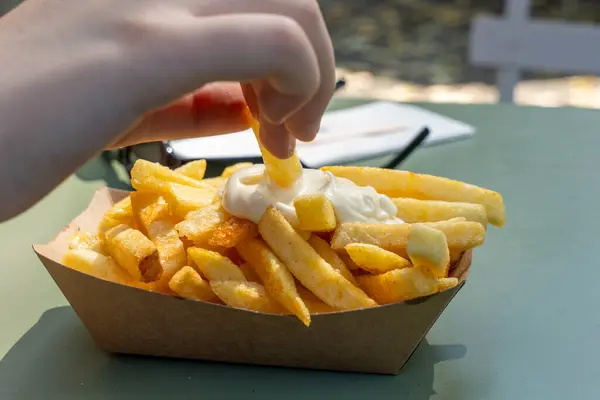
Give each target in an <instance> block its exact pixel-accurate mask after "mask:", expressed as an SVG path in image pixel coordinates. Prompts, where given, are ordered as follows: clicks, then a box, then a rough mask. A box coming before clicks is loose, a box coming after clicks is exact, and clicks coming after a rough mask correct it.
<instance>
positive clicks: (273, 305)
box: [210, 281, 284, 314]
mask: <svg viewBox="0 0 600 400" xmlns="http://www.w3.org/2000/svg"><path fill="white" fill-rule="evenodd" d="M210 287H211V288H212V290H213V291H214V292H215V294H216V295H217V296H218V297H219V298H220V299H221V300H222V301H223V303H225V304H227V305H228V306H229V307H233V308H242V309H245V310H251V311H257V312H262V313H266V314H283V312H284V310H283V308H282V307H281V306H280V305H279V304H278V303H277V302H276V301H275V300H273V299H272V298H271V297H270V296H269V295H268V294H267V292H266V291H265V288H264V287H263V285H261V284H260V283H254V282H240V281H212V282H210Z"/></svg>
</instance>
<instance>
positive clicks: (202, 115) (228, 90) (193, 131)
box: [113, 83, 248, 147]
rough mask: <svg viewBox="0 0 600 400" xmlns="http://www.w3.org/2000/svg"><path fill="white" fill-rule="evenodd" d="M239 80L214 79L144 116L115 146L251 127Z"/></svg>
mask: <svg viewBox="0 0 600 400" xmlns="http://www.w3.org/2000/svg"><path fill="white" fill-rule="evenodd" d="M245 107H246V102H245V99H244V94H243V93H242V89H241V87H240V85H239V84H238V83H213V84H208V85H205V86H204V87H202V88H200V89H199V90H197V91H196V92H194V93H192V94H190V95H187V96H185V97H183V98H181V99H179V100H177V101H175V102H174V103H172V104H170V105H168V106H166V107H164V108H161V109H159V110H156V111H153V112H151V113H148V114H146V115H145V116H143V117H142V118H141V119H140V121H139V122H138V123H137V124H136V125H135V126H134V127H133V128H132V129H131V130H130V131H129V132H127V133H126V134H125V135H124V137H123V138H122V139H121V140H119V141H118V142H117V143H115V144H114V145H113V147H122V146H130V145H134V144H138V143H146V142H153V141H161V140H173V139H185V138H191V137H198V136H213V135H220V134H224V133H231V132H238V131H243V130H245V129H248V124H247V121H246V120H245V118H244V116H243V111H244V108H245Z"/></svg>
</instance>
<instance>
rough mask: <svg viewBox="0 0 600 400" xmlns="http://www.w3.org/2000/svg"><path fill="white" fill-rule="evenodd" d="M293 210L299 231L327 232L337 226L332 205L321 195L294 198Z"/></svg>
mask: <svg viewBox="0 0 600 400" xmlns="http://www.w3.org/2000/svg"><path fill="white" fill-rule="evenodd" d="M294 208H295V209H296V215H297V216H298V229H299V230H303V231H308V232H329V231H332V230H334V229H335V227H336V225H337V220H336V218H335V210H334V209H333V204H331V202H330V201H329V200H328V199H327V197H325V196H324V195H322V194H317V195H301V196H296V198H295V199H294Z"/></svg>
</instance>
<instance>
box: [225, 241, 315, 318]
mask: <svg viewBox="0 0 600 400" xmlns="http://www.w3.org/2000/svg"><path fill="white" fill-rule="evenodd" d="M236 249H237V251H238V253H239V254H240V255H241V256H242V258H243V259H244V260H246V262H248V263H249V264H251V265H252V266H253V267H254V270H255V271H256V273H257V274H258V276H259V277H260V279H261V281H262V282H263V284H264V285H265V288H266V289H267V292H268V293H269V294H270V295H271V297H273V298H274V299H275V300H276V301H278V302H279V303H280V304H281V305H282V306H283V307H284V308H285V309H287V310H288V311H290V312H292V313H293V314H295V315H296V316H297V317H298V319H300V320H301V321H302V322H303V323H304V324H305V325H306V326H309V325H310V312H309V311H308V309H307V308H306V305H304V302H303V301H302V299H301V298H300V296H299V295H298V292H297V291H296V284H295V281H294V277H293V276H292V274H290V272H289V271H288V269H287V268H286V267H285V265H283V263H282V262H281V261H280V260H279V259H278V258H277V256H276V255H275V254H274V253H273V252H272V251H271V249H269V247H268V246H267V245H266V244H265V243H264V242H263V241H262V240H260V239H252V238H249V239H246V240H244V241H243V242H241V243H238V245H237V247H236Z"/></svg>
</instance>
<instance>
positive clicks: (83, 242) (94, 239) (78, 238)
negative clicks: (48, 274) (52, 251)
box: [69, 231, 107, 255]
mask: <svg viewBox="0 0 600 400" xmlns="http://www.w3.org/2000/svg"><path fill="white" fill-rule="evenodd" d="M69 249H71V250H93V251H95V252H96V253H100V254H104V255H107V251H106V249H105V248H104V245H103V244H102V241H101V240H100V238H99V237H98V236H96V235H92V234H91V233H89V232H84V231H80V232H77V233H76V234H75V235H73V237H72V238H71V241H70V242H69Z"/></svg>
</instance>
